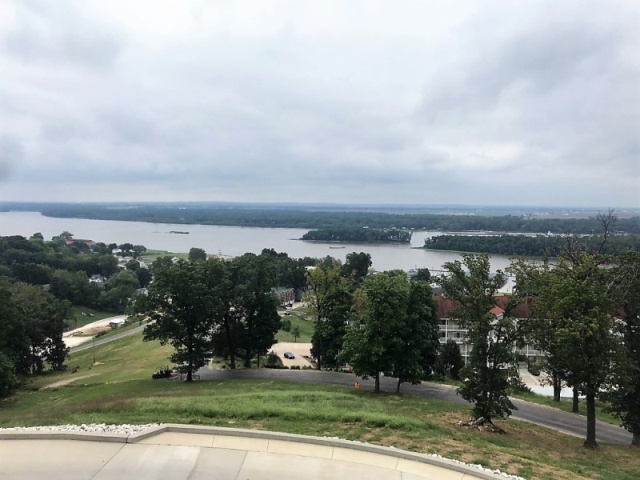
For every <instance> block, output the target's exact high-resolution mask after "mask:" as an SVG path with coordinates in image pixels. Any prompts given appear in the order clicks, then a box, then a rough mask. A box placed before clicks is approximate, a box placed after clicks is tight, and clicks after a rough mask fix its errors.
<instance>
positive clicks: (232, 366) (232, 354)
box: [224, 322, 236, 370]
mask: <svg viewBox="0 0 640 480" xmlns="http://www.w3.org/2000/svg"><path fill="white" fill-rule="evenodd" d="M224 332H225V335H226V337H227V345H228V347H229V368H230V369H231V370H235V369H236V349H235V348H234V346H233V343H232V341H233V340H232V338H231V328H230V327H229V325H228V324H226V322H225V326H224Z"/></svg>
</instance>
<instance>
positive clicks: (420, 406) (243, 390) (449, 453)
mask: <svg viewBox="0 0 640 480" xmlns="http://www.w3.org/2000/svg"><path fill="white" fill-rule="evenodd" d="M169 351H170V349H169V348H168V347H160V346H159V345H158V344H157V343H155V342H150V343H143V342H142V341H141V336H140V335H134V336H132V337H128V338H124V339H121V340H117V341H114V342H112V343H110V344H107V345H104V346H100V347H96V352H95V357H96V362H97V364H93V352H91V351H85V352H81V353H79V354H76V355H74V356H72V357H71V359H70V362H69V364H70V366H71V368H72V369H75V368H77V371H76V372H75V373H71V372H68V373H64V374H58V375H48V376H43V377H40V378H38V379H37V380H36V381H34V382H32V383H31V384H29V385H28V386H27V388H25V389H23V390H22V391H21V392H19V393H18V394H17V395H15V396H14V397H11V398H10V399H8V400H5V401H3V402H1V403H0V405H1V406H0V426H15V425H42V424H63V423H91V422H106V423H147V422H175V423H189V424H207V425H218V426H233V427H242V428H254V429H263V430H275V431H283V432H291V433H300V434H308V435H324V436H335V437H341V438H347V439H352V440H360V441H366V442H371V443H375V444H380V445H387V446H395V447H398V448H403V449H407V450H412V451H417V452H428V453H438V454H441V455H443V456H446V457H449V458H454V459H459V460H463V461H466V462H473V463H481V464H483V465H485V466H487V467H491V468H499V469H501V470H504V471H508V472H510V473H515V474H518V475H521V476H524V477H526V478H548V479H577V478H603V479H632V478H634V479H635V478H638V472H640V456H639V455H638V449H637V448H631V447H627V446H608V445H603V446H602V448H601V449H600V450H599V451H597V452H592V451H587V450H585V449H584V448H583V447H582V439H580V438H575V437H571V436H568V435H564V434H560V433H557V432H555V431H553V430H549V429H546V428H542V427H537V426H535V425H531V424H528V423H525V422H519V421H515V420H506V421H501V422H499V424H500V426H501V427H503V428H504V429H505V430H506V431H507V433H506V434H505V435H496V434H488V433H483V432H478V431H469V430H466V429H464V428H461V427H459V426H458V425H457V422H459V421H461V420H466V419H467V418H468V414H469V408H468V407H466V406H465V405H461V404H452V403H447V402H442V401H436V400H430V399H425V398H417V397H411V396H403V395H395V394H381V395H374V394H372V393H371V392H369V391H366V390H363V389H360V390H355V389H353V388H345V387H338V386H321V385H303V384H296V383H288V382H273V381H222V382H219V381H216V382H194V383H192V384H186V383H183V382H179V381H167V380H155V381H154V380H151V373H152V371H153V370H154V369H155V368H156V367H158V366H162V365H165V364H166V363H167V361H166V356H167V354H168V353H169ZM88 375H90V376H88ZM74 379H75V380H74ZM65 381H72V383H69V384H67V385H64V386H62V385H59V386H57V387H53V388H47V389H42V390H41V389H40V388H41V387H43V386H45V385H51V384H54V383H60V382H65Z"/></svg>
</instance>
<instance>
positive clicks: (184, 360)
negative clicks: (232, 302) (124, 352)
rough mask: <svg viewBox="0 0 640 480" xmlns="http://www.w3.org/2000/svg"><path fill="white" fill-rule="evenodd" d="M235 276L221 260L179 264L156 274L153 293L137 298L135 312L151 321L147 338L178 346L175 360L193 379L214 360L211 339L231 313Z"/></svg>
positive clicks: (151, 287)
mask: <svg viewBox="0 0 640 480" xmlns="http://www.w3.org/2000/svg"><path fill="white" fill-rule="evenodd" d="M229 290H230V288H229V278H228V272H227V269H226V267H225V265H224V264H223V263H222V262H221V261H220V260H216V259H209V260H207V261H205V262H197V263H192V262H178V263H177V264H175V265H172V266H171V267H165V268H160V269H158V270H157V271H156V272H155V277H154V281H153V283H152V284H151V285H149V290H148V294H147V295H139V296H138V297H136V299H135V303H134V306H133V311H134V312H135V313H136V314H138V315H142V316H144V317H147V318H148V319H149V320H150V321H149V322H148V323H147V325H146V327H145V329H144V340H147V341H148V340H159V341H160V343H161V344H163V345H165V344H170V345H172V346H173V347H174V353H173V354H172V355H171V357H170V358H171V361H172V362H174V363H176V364H178V365H179V366H180V369H181V370H182V371H183V372H184V373H186V374H187V381H188V382H190V381H192V380H193V373H194V372H195V371H197V370H198V369H199V368H200V367H202V366H204V365H206V363H207V361H208V359H209V358H210V357H211V355H212V352H211V335H212V333H213V331H214V329H215V327H216V326H217V325H218V324H219V323H220V322H221V320H222V318H223V317H224V316H225V315H226V314H227V312H228V311H229Z"/></svg>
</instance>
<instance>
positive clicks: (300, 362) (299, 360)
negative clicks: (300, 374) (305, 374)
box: [271, 342, 311, 368]
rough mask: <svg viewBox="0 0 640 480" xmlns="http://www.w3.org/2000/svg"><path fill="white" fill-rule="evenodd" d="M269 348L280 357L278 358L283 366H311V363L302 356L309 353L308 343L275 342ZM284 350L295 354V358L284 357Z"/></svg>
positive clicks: (309, 345) (309, 346)
mask: <svg viewBox="0 0 640 480" xmlns="http://www.w3.org/2000/svg"><path fill="white" fill-rule="evenodd" d="M271 350H273V351H274V352H275V353H276V355H278V356H279V357H280V359H281V360H282V364H283V365H284V366H285V367H293V366H298V367H301V368H302V367H310V366H311V363H309V360H307V359H306V358H304V356H305V355H306V356H310V355H311V344H310V343H293V342H283V343H276V344H275V345H274V346H273V347H271ZM285 352H291V353H293V354H294V355H295V358H293V359H288V358H284V354H285Z"/></svg>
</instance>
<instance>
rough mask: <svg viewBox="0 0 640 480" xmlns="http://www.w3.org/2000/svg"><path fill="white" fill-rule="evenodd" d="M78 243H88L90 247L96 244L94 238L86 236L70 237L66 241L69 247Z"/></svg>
mask: <svg viewBox="0 0 640 480" xmlns="http://www.w3.org/2000/svg"><path fill="white" fill-rule="evenodd" d="M76 243H83V244H85V245H87V246H88V247H90V246H91V245H93V244H94V241H93V240H87V239H84V238H73V237H69V238H67V239H66V240H65V241H64V244H65V245H66V246H67V247H69V246H71V245H75V244H76Z"/></svg>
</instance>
